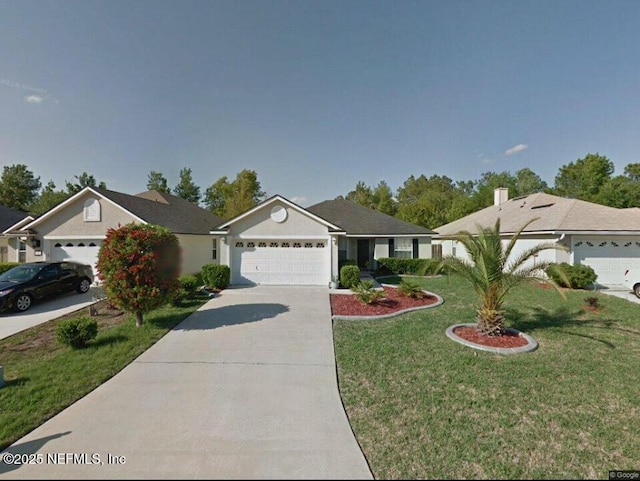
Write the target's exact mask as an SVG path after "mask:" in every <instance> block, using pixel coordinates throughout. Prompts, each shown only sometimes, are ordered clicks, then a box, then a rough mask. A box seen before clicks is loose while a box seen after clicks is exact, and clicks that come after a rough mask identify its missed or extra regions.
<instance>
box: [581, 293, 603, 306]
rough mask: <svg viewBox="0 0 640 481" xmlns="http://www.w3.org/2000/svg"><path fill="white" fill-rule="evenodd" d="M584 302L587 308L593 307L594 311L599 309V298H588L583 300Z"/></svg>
mask: <svg viewBox="0 0 640 481" xmlns="http://www.w3.org/2000/svg"><path fill="white" fill-rule="evenodd" d="M584 302H586V303H587V306H589V307H594V308H596V309H598V308H600V307H601V306H600V298H599V297H595V296H589V297H585V298H584Z"/></svg>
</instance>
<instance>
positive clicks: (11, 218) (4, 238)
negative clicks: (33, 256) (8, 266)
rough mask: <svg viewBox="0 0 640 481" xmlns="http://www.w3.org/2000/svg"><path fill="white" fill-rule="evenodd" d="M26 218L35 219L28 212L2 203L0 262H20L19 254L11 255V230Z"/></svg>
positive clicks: (0, 212)
mask: <svg viewBox="0 0 640 481" xmlns="http://www.w3.org/2000/svg"><path fill="white" fill-rule="evenodd" d="M24 220H33V217H31V216H29V215H28V214H27V213H26V212H23V211H21V210H18V209H13V208H11V207H5V206H4V205H0V262H19V261H20V259H19V257H18V255H17V254H16V255H14V256H10V255H9V238H10V236H9V234H8V233H9V232H10V231H11V230H12V229H15V228H16V227H19V226H20V225H21V224H22V222H21V221H24ZM23 262H24V260H23Z"/></svg>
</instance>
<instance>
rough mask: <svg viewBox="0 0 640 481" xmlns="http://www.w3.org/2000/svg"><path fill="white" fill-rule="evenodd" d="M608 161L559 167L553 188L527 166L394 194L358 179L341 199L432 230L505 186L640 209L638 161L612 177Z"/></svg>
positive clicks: (484, 203)
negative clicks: (513, 172) (511, 171)
mask: <svg viewBox="0 0 640 481" xmlns="http://www.w3.org/2000/svg"><path fill="white" fill-rule="evenodd" d="M613 173H614V166H613V162H611V161H610V160H609V159H608V158H607V157H605V156H602V155H599V154H597V153H596V154H587V156H586V157H584V158H582V159H578V160H576V161H575V162H570V163H568V164H566V165H563V166H562V167H560V169H559V171H558V174H557V175H556V177H555V183H554V186H553V187H550V186H548V185H547V183H546V182H545V181H543V180H542V179H541V178H540V176H539V175H538V174H536V173H535V172H534V171H532V170H531V169H529V168H523V169H520V170H518V171H517V172H515V174H511V173H510V172H507V171H504V172H485V173H483V174H481V176H480V179H477V180H468V181H458V182H454V181H453V180H452V179H450V178H449V177H446V176H441V175H435V174H434V175H432V176H430V177H427V176H426V175H420V176H419V177H414V176H413V175H412V176H410V177H409V178H408V179H407V180H406V181H405V182H404V184H402V186H400V187H399V188H398V189H397V191H396V192H395V195H394V192H393V191H392V189H391V188H390V187H389V186H388V185H387V183H386V182H385V181H380V182H379V183H378V185H376V186H375V187H370V186H368V185H366V184H365V183H364V182H362V181H360V182H358V183H357V184H356V186H355V189H354V190H352V191H351V192H349V193H348V194H347V195H345V196H338V198H343V199H346V200H350V201H352V202H356V203H358V204H361V205H364V206H367V207H370V208H372V209H376V210H379V211H380V212H384V213H385V214H389V215H393V216H396V217H398V218H400V219H403V220H406V221H408V222H413V223H415V224H418V225H421V226H424V227H428V228H430V229H434V228H436V227H439V226H441V225H443V224H447V223H449V222H453V221H454V220H457V219H459V218H461V217H464V216H466V215H468V214H471V213H473V212H476V211H478V210H480V209H483V208H485V207H488V206H490V205H493V191H494V189H495V188H497V187H507V188H508V189H509V197H510V198H513V197H519V196H525V195H529V194H533V193H536V192H546V193H549V194H554V195H558V196H561V197H569V198H575V199H581V200H586V201H589V202H595V203H598V204H603V205H608V206H611V207H618V208H626V207H640V163H634V164H628V165H627V166H626V167H625V168H624V173H623V175H617V176H614V175H613Z"/></svg>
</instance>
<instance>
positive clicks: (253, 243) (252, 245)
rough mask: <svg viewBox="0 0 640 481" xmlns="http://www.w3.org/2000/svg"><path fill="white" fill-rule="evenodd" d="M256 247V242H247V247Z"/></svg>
mask: <svg viewBox="0 0 640 481" xmlns="http://www.w3.org/2000/svg"><path fill="white" fill-rule="evenodd" d="M255 246H256V244H255V242H247V247H251V248H254V247H255Z"/></svg>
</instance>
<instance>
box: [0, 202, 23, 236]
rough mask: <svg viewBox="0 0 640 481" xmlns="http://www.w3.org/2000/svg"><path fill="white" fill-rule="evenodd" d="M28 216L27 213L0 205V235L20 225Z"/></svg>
mask: <svg viewBox="0 0 640 481" xmlns="http://www.w3.org/2000/svg"><path fill="white" fill-rule="evenodd" d="M27 215H28V214H27V213H26V212H22V211H21V210H18V209H14V208H12V207H5V206H4V205H0V233H1V232H3V231H5V230H7V229H8V228H9V227H11V226H12V225H14V224H16V223H18V222H19V221H21V220H22V219H24V218H25V217H27Z"/></svg>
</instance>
